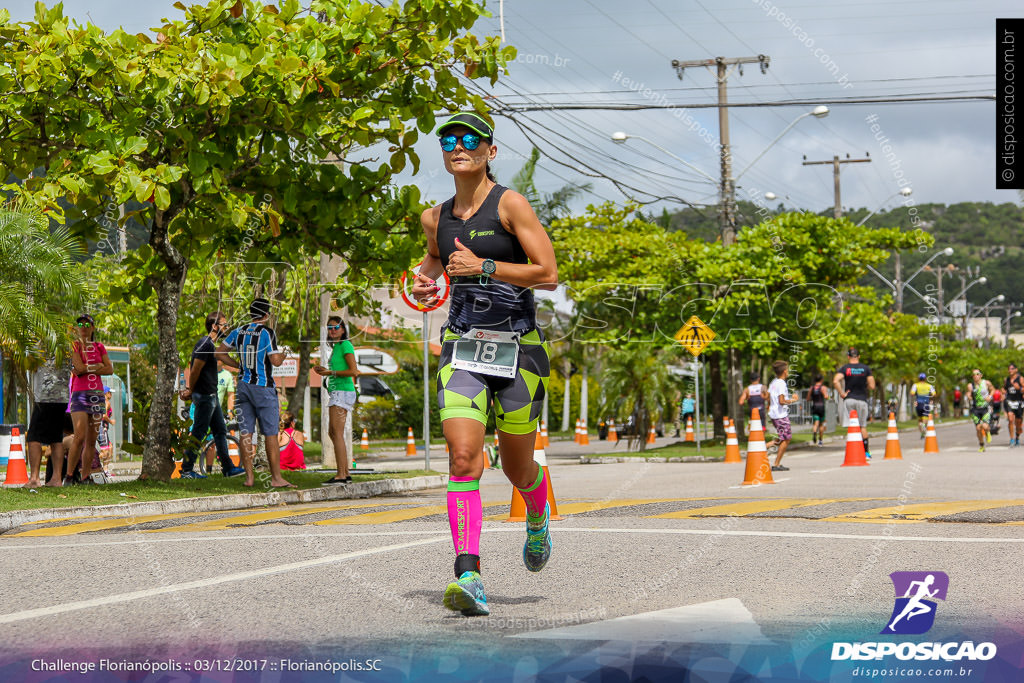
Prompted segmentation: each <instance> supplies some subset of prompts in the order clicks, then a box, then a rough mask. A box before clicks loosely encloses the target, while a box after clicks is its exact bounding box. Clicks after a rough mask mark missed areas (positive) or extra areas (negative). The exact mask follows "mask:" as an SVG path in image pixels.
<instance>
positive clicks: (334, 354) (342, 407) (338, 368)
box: [313, 315, 359, 486]
mask: <svg viewBox="0 0 1024 683" xmlns="http://www.w3.org/2000/svg"><path fill="white" fill-rule="evenodd" d="M327 341H328V342H330V344H331V358H330V360H329V361H327V367H324V366H322V365H316V366H315V367H314V368H313V372H315V373H316V374H318V375H320V376H321V377H327V378H328V379H327V392H328V396H329V397H330V398H329V400H328V402H327V406H328V408H327V409H328V411H329V413H330V436H331V445H332V446H333V447H334V461H335V463H336V465H337V468H338V471H337V473H336V474H335V475H334V476H333V477H331V478H330V479H328V480H327V481H325V482H324V485H325V486H334V485H337V484H348V483H351V482H352V477H351V476H350V475H349V473H348V451H347V450H346V448H345V425H347V424H348V414H349V411H350V410H352V409H353V408H355V405H356V385H355V378H356V377H358V376H359V370H358V369H357V368H356V357H355V353H356V351H355V348H354V347H353V346H352V342H350V341H349V340H348V330H346V329H345V323H343V322H342V321H341V318H339V317H338V316H336V315H332V316H331V317H330V318H328V319H327Z"/></svg>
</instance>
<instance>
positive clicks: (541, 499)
mask: <svg viewBox="0 0 1024 683" xmlns="http://www.w3.org/2000/svg"><path fill="white" fill-rule="evenodd" d="M517 488H518V487H517ZM519 493H521V494H523V501H524V502H525V503H526V521H527V522H532V523H539V522H541V521H543V519H544V506H545V505H547V502H548V475H547V472H545V470H544V468H543V467H540V466H539V465H538V466H537V481H535V482H533V486H531V487H530V488H528V489H519Z"/></svg>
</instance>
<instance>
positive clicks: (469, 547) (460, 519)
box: [448, 477, 484, 555]
mask: <svg viewBox="0 0 1024 683" xmlns="http://www.w3.org/2000/svg"><path fill="white" fill-rule="evenodd" d="M448 524H449V525H450V526H451V529H452V542H453V543H454V544H455V554H456V555H462V554H466V553H468V554H470V555H479V554H480V530H481V528H482V527H483V524H484V509H483V505H481V503H480V480H479V479H473V478H471V477H450V478H449V479H448Z"/></svg>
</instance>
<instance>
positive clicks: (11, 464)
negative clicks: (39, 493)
mask: <svg viewBox="0 0 1024 683" xmlns="http://www.w3.org/2000/svg"><path fill="white" fill-rule="evenodd" d="M27 483H28V471H27V470H26V469H25V448H24V446H22V444H21V431H20V430H19V429H18V428H17V427H14V428H12V429H11V445H10V446H9V447H8V455H7V478H5V479H4V486H10V487H13V486H24V485H25V484H27Z"/></svg>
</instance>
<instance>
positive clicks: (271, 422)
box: [235, 382, 281, 436]
mask: <svg viewBox="0 0 1024 683" xmlns="http://www.w3.org/2000/svg"><path fill="white" fill-rule="evenodd" d="M235 414H236V415H237V416H238V431H240V432H241V433H242V434H252V433H253V429H254V428H255V426H256V423H257V421H258V422H259V426H260V434H262V435H263V436H277V431H278V428H279V427H280V425H281V411H280V405H279V403H278V401H277V390H276V389H274V387H258V386H256V385H255V384H249V383H248V382H239V383H238V388H237V389H236V390H235Z"/></svg>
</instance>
